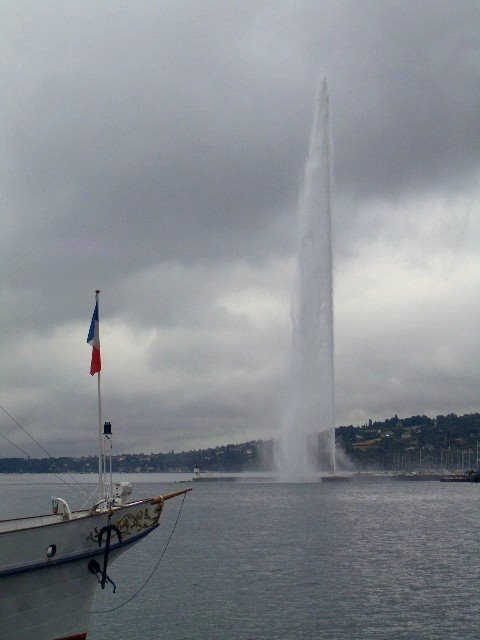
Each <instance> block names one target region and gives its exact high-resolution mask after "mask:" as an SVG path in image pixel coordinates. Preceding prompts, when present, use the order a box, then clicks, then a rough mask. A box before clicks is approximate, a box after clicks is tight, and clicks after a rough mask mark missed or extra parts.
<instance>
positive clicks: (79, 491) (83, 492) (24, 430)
mask: <svg viewBox="0 0 480 640" xmlns="http://www.w3.org/2000/svg"><path fill="white" fill-rule="evenodd" d="M0 409H1V410H2V411H3V412H4V413H6V414H7V416H8V417H9V418H10V419H11V420H13V422H14V423H15V424H16V425H17V427H20V429H21V430H22V431H23V432H24V433H26V434H27V436H28V437H29V438H31V439H32V440H33V441H34V442H35V444H36V445H37V446H38V447H40V449H41V450H42V451H43V452H44V453H46V454H47V456H48V457H49V458H53V456H52V454H51V453H50V452H49V451H47V450H46V449H45V447H42V445H41V444H40V443H39V442H38V440H36V439H35V438H34V437H33V436H32V434H31V433H28V431H27V430H26V429H25V427H22V425H21V424H20V423H19V422H18V420H15V418H14V417H13V416H12V415H11V414H10V413H8V411H7V410H6V409H5V407H4V406H2V405H1V404H0ZM2 438H5V440H7V441H8V442H10V440H8V438H7V437H6V436H4V435H2ZM10 444H13V445H14V446H15V447H17V449H20V447H18V446H17V445H16V444H14V443H13V442H10ZM20 451H23V449H20ZM23 453H25V455H26V456H27V458H29V457H30V456H29V455H28V453H26V452H25V451H24V452H23ZM65 474H66V475H67V476H69V477H70V478H72V480H73V481H74V482H75V483H76V484H78V486H79V487H80V489H78V488H77V487H75V486H74V485H70V484H69V483H68V482H66V481H65V480H64V479H63V478H62V477H61V476H59V475H58V474H57V473H55V472H54V473H53V475H54V476H55V477H57V478H58V479H59V480H60V481H61V482H63V484H66V485H67V486H68V487H72V489H75V491H77V492H78V493H81V494H82V495H83V496H84V497H85V496H87V495H88V493H87V492H86V491H84V490H83V487H82V485H81V484H80V482H79V481H78V480H77V479H76V478H75V477H74V476H72V474H71V473H69V472H68V471H65Z"/></svg>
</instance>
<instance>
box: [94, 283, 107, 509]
mask: <svg viewBox="0 0 480 640" xmlns="http://www.w3.org/2000/svg"><path fill="white" fill-rule="evenodd" d="M99 293H100V290H99V289H97V290H96V291H95V303H96V305H97V310H98V312H99V315H100V310H99V304H98V298H99ZM97 376H98V381H97V382H98V494H99V498H98V499H99V501H103V500H104V499H105V490H104V482H103V434H102V394H101V389H100V371H99V372H98V374H97Z"/></svg>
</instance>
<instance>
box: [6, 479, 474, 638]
mask: <svg viewBox="0 0 480 640" xmlns="http://www.w3.org/2000/svg"><path fill="white" fill-rule="evenodd" d="M35 479H36V480H37V482H36V483H35V482H34V480H35ZM80 479H82V478H81V477H80ZM92 479H93V477H92ZM131 479H132V480H133V481H135V476H132V477H131ZM145 479H147V480H148V479H150V481H149V482H145V481H144V482H138V480H145ZM168 479H171V477H169V476H167V475H165V476H157V475H155V476H152V477H151V478H149V476H142V477H139V478H137V482H136V490H135V497H142V496H146V495H156V494H158V493H162V492H166V491H171V490H175V489H178V488H179V487H180V486H181V485H179V484H174V483H171V482H167V480H168ZM53 480H54V481H56V479H55V478H53ZM47 481H50V482H51V481H52V477H48V476H47V477H45V476H29V477H22V476H15V477H14V476H0V486H1V488H2V492H3V495H4V500H3V501H2V504H1V509H0V511H1V514H2V516H3V517H8V516H12V515H20V514H21V513H24V512H25V511H28V512H31V513H34V512H36V513H40V512H47V511H48V510H49V507H50V504H49V500H50V496H51V495H52V494H57V495H60V496H62V495H63V496H65V495H66V496H67V497H69V499H71V500H72V502H73V503H74V504H75V506H79V504H78V503H77V502H76V498H75V495H76V494H75V493H74V492H71V493H70V494H69V489H68V488H66V487H64V486H63V485H57V484H47ZM32 482H33V484H32ZM92 488H93V486H92ZM479 492H480V486H478V485H474V484H459V485H455V484H443V483H439V482H412V483H405V482H393V481H385V482H382V483H368V482H364V483H355V482H350V483H346V484H343V483H341V484H329V483H327V484H291V485H289V484H265V483H261V484H249V483H245V484H235V483H201V484H196V485H195V488H194V491H193V492H191V493H190V494H188V496H187V499H186V501H185V504H184V507H183V511H182V514H181V517H180V520H179V522H178V525H177V529H176V532H175V535H174V537H173V539H172V541H171V543H170V545H169V547H168V550H167V552H166V554H165V556H164V558H163V560H162V562H161V563H160V565H159V567H158V570H157V571H156V572H155V573H154V575H153V577H152V579H151V580H150V582H149V583H148V584H147V586H146V587H145V588H144V589H143V590H142V591H141V592H140V594H139V595H138V596H137V597H136V598H135V599H134V600H133V601H132V602H131V603H129V604H127V605H125V606H124V607H121V608H120V609H118V610H116V611H115V612H112V613H103V614H100V613H97V614H94V615H92V621H91V632H90V634H89V640H110V639H112V640H113V639H114V638H115V639H116V638H118V637H135V638H137V639H138V640H156V639H157V638H162V639H164V640H200V639H201V640H203V639H209V640H210V639H218V640H257V639H258V640H260V639H265V640H274V639H275V640H278V639H284V640H303V639H309V638H312V639H313V638H317V639H323V640H337V639H338V640H370V639H371V640H386V639H391V640H403V639H404V640H427V639H428V640H433V639H438V640H440V639H442V640H449V639H452V640H455V639H457V638H458V639H462V640H470V639H472V640H473V638H475V639H477V638H478V619H479V613H480V605H479V597H478V584H479V575H478V574H479V569H478V554H479V543H478V531H479V525H480V518H479V515H478V499H479ZM78 500H79V501H80V497H79V498H78ZM180 504H181V498H180V499H176V500H172V501H169V502H168V503H167V504H166V508H165V512H164V516H163V523H162V527H161V528H160V529H159V530H157V531H156V532H154V533H152V534H151V535H150V536H149V537H148V538H146V539H145V540H144V541H142V542H140V543H139V544H138V545H136V546H135V547H134V548H132V549H130V550H129V551H128V552H126V553H125V554H124V555H123V556H122V557H121V558H119V559H118V560H117V561H116V562H115V563H114V564H112V566H111V571H110V572H111V575H112V577H113V579H114V580H115V581H116V583H117V585H118V589H117V593H116V594H115V595H113V594H111V593H109V592H107V591H106V590H105V591H103V592H102V591H100V589H99V590H98V592H97V594H96V597H95V601H94V608H95V610H105V609H108V608H111V607H114V606H116V605H118V604H121V603H122V602H124V601H125V600H127V599H128V598H129V597H130V595H131V594H132V593H134V592H135V591H136V590H137V589H138V588H139V587H141V586H142V584H143V583H144V581H145V579H146V578H147V577H148V575H149V574H150V573H151V571H152V569H153V568H154V566H155V564H156V562H157V559H158V557H159V555H160V553H161V552H162V550H163V549H164V547H165V544H166V541H167V538H168V536H169V534H170V532H171V529H172V526H173V523H174V521H175V518H176V516H177V512H178V508H179V506H180ZM13 512H15V513H13Z"/></svg>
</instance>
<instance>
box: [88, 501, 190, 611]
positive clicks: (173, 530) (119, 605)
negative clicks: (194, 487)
mask: <svg viewBox="0 0 480 640" xmlns="http://www.w3.org/2000/svg"><path fill="white" fill-rule="evenodd" d="M186 497H187V494H186V493H184V494H183V500H182V504H181V505H180V509H179V510H178V513H177V518H176V520H175V524H174V525H173V529H172V531H171V533H170V535H169V537H168V540H167V543H166V545H165V547H164V549H163V551H162V553H161V554H160V558H159V559H158V560H157V563H156V564H155V566H154V567H153V570H152V572H151V573H150V575H149V576H148V578H147V579H146V580H145V582H144V583H143V584H142V586H141V587H140V588H139V589H137V591H135V593H134V594H133V595H131V596H130V597H129V598H128V599H127V600H125V602H122V604H117V606H116V607H112V608H111V609H99V610H96V611H95V610H92V611H90V613H110V612H111V611H116V610H117V609H120V608H121V607H124V606H125V605H126V604H128V603H129V602H131V601H132V600H133V599H134V598H136V597H137V596H138V594H139V593H140V591H142V590H143V589H144V587H146V586H147V584H148V583H149V581H150V579H151V578H152V577H153V574H154V573H155V571H156V570H157V569H158V567H159V565H160V562H161V561H162V559H163V556H164V555H165V552H166V551H167V549H168V545H169V544H170V540H171V539H172V537H173V534H174V533H175V529H176V527H177V523H178V520H179V519H180V514H181V513H182V509H183V503H184V502H185V498H186Z"/></svg>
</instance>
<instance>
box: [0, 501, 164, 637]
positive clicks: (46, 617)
mask: <svg viewBox="0 0 480 640" xmlns="http://www.w3.org/2000/svg"><path fill="white" fill-rule="evenodd" d="M162 506H163V502H159V503H158V502H157V503H156V504H153V503H152V501H151V500H143V501H139V502H135V503H131V504H129V505H125V506H122V507H119V508H116V509H115V510H114V512H113V514H111V518H110V520H109V517H108V514H107V513H95V514H93V515H88V514H87V513H86V512H84V513H82V514H80V515H79V514H72V518H71V519H70V520H67V521H62V516H53V515H52V516H41V517H39V518H27V519H22V520H18V521H6V522H3V523H0V639H1V640H7V639H8V640H59V639H61V640H64V639H66V638H68V639H69V640H70V639H71V640H84V639H85V638H86V637H87V632H88V623H89V616H90V613H89V612H90V609H91V604H92V599H93V595H94V592H95V589H96V587H97V586H98V578H97V576H96V575H95V574H94V573H92V572H91V571H90V570H89V563H90V562H91V561H92V560H96V561H97V562H98V564H99V566H100V568H102V567H103V560H104V552H105V543H106V537H107V536H106V532H104V535H103V537H102V544H101V546H99V543H98V534H99V532H100V531H101V529H102V528H103V527H105V526H106V525H108V524H109V523H110V524H112V525H114V526H116V527H117V528H118V530H119V531H120V532H121V539H122V541H121V543H120V542H119V541H118V539H117V536H116V534H115V533H114V532H113V531H112V535H111V547H110V551H109V565H110V562H111V561H113V560H114V559H115V558H116V557H118V555H120V554H121V553H122V552H123V551H124V550H126V549H127V548H129V547H130V546H131V545H132V544H134V543H135V542H137V541H138V540H140V539H141V538H143V537H144V536H146V535H148V533H150V532H151V531H152V530H153V529H155V528H156V527H157V526H158V521H159V518H160V513H161V510H162ZM17 525H18V526H17ZM53 545H55V553H54V555H53V556H52V557H49V556H48V553H51V550H50V551H49V548H50V549H51V548H52V546H53ZM47 552H48V553H47ZM107 573H110V571H109V569H108V568H107Z"/></svg>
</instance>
